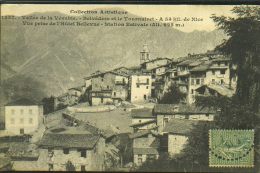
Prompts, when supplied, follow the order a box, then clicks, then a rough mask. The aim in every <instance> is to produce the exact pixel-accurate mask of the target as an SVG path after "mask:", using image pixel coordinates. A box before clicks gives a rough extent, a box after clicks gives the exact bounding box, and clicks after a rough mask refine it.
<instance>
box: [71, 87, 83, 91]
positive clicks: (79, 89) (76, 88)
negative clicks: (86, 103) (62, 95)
mask: <svg viewBox="0 0 260 173" xmlns="http://www.w3.org/2000/svg"><path fill="white" fill-rule="evenodd" d="M69 90H77V91H81V90H82V86H79V87H73V88H70V89H69Z"/></svg>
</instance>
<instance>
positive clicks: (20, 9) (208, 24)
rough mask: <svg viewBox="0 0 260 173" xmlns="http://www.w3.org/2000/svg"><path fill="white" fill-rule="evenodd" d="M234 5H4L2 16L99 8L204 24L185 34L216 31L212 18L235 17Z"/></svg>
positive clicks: (188, 28)
mask: <svg viewBox="0 0 260 173" xmlns="http://www.w3.org/2000/svg"><path fill="white" fill-rule="evenodd" d="M233 7H234V6H232V5H89V4H88V5H69V4H66V5H64V4H62V5H45V4H41V5H40V4H38V5H35V4H18V5H17V4H4V5H1V15H18V16H22V15H28V14H30V13H33V12H50V11H59V12H61V13H65V14H70V15H72V14H71V13H70V10H94V9H99V8H122V9H124V10H126V11H128V12H129V13H132V14H135V15H138V16H142V17H181V18H183V17H197V18H203V21H202V22H187V23H186V24H187V25H185V26H186V27H183V28H178V29H179V30H181V31H183V32H192V31H194V30H199V31H202V30H203V31H212V30H214V29H216V26H215V23H214V22H213V21H212V19H211V18H210V16H212V14H216V15H217V16H221V15H225V16H233V14H232V12H231V11H230V10H231V9H232V8H233Z"/></svg>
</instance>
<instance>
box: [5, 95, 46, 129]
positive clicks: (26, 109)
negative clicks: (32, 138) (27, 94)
mask: <svg viewBox="0 0 260 173" xmlns="http://www.w3.org/2000/svg"><path fill="white" fill-rule="evenodd" d="M42 122H43V106H42V105H39V104H37V103H34V102H33V101H31V100H28V99H20V100H17V101H14V102H11V103H8V104H7V105H6V106H5V129H6V131H7V132H8V133H11V134H29V133H31V132H34V131H35V130H36V129H37V128H38V127H39V125H40V124H41V123H42Z"/></svg>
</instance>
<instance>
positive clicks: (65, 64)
mask: <svg viewBox="0 0 260 173" xmlns="http://www.w3.org/2000/svg"><path fill="white" fill-rule="evenodd" d="M30 15H32V14H30ZM33 15H39V16H41V15H45V16H48V15H67V14H63V13H61V14H60V12H58V13H57V12H51V13H48V12H46V13H37V14H33ZM85 16H86V15H85ZM129 16H132V17H135V15H132V14H130V13H129ZM76 17H77V16H76ZM20 22H21V21H20ZM20 22H19V21H16V22H8V21H1V25H2V28H3V29H2V30H1V36H2V38H3V39H1V43H2V44H1V45H2V46H1V47H2V48H3V50H4V51H1V60H2V61H5V63H6V64H7V65H8V66H10V67H11V68H12V69H13V70H14V71H16V72H17V73H18V74H22V75H25V76H29V77H32V78H34V79H35V80H39V81H40V82H43V83H45V84H46V86H47V87H46V89H45V92H46V93H47V94H48V95H54V96H57V95H59V94H62V93H64V92H66V90H67V89H68V88H70V87H73V86H77V85H83V77H86V76H88V75H89V74H91V73H93V72H94V71H96V70H110V69H112V68H116V67H119V66H126V67H130V66H135V65H138V64H139V56H140V55H139V52H140V51H141V49H142V45H143V44H144V43H147V44H148V45H149V48H150V50H151V56H152V57H153V58H156V57H168V58H178V57H181V56H185V55H187V54H188V53H191V54H192V53H203V52H206V51H207V50H211V49H214V48H215V46H216V45H218V44H220V43H221V42H222V40H223V39H224V38H225V37H226V36H225V35H224V34H223V32H222V31H218V30H214V31H211V32H205V31H199V32H197V31H195V32H189V33H185V32H183V31H179V30H177V29H175V28H152V27H98V28H95V27H70V26H67V27H57V26H53V27H50V26H49V27H46V26H43V27H30V26H23V25H21V23H20ZM11 33H15V34H14V35H11ZM5 73H8V72H5ZM13 75H14V74H13ZM6 76H7V77H6ZM1 77H2V74H1ZM3 77H4V78H5V79H7V78H9V77H10V75H5V76H3ZM4 78H3V79H4ZM1 79H2V78H1Z"/></svg>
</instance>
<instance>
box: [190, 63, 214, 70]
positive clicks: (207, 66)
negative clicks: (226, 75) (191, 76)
mask: <svg viewBox="0 0 260 173" xmlns="http://www.w3.org/2000/svg"><path fill="white" fill-rule="evenodd" d="M210 64H211V61H205V62H204V63H202V64H200V65H198V66H196V67H194V68H192V69H191V70H190V71H191V72H195V71H206V70H208V69H209V67H210Z"/></svg>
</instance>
